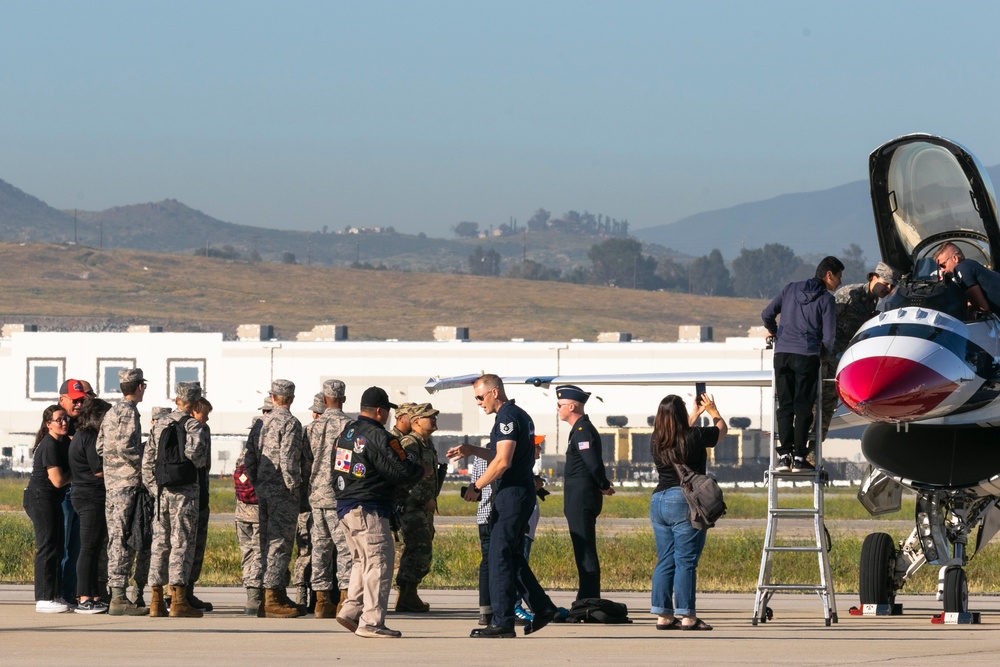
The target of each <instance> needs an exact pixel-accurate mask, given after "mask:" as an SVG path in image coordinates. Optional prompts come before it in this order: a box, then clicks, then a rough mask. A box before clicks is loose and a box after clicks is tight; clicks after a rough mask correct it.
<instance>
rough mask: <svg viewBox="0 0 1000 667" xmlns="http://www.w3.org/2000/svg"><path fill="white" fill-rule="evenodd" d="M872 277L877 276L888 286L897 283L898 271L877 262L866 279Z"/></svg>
mask: <svg viewBox="0 0 1000 667" xmlns="http://www.w3.org/2000/svg"><path fill="white" fill-rule="evenodd" d="M873 276H878V277H879V278H881V279H882V280H884V281H885V282H887V283H889V285H890V286H893V285H895V284H896V283H898V282H899V271H897V270H896V269H894V268H892V267H891V266H889V265H888V264H886V263H885V262H879V263H878V264H877V265H876V266H875V270H874V271H872V272H871V273H869V274H868V279H869V280H871V279H872V277H873Z"/></svg>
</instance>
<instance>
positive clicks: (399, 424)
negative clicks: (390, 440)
mask: <svg viewBox="0 0 1000 667" xmlns="http://www.w3.org/2000/svg"><path fill="white" fill-rule="evenodd" d="M415 407H417V404H416V403H400V404H399V407H397V408H396V409H395V412H396V423H395V425H393V426H392V427H391V428H389V429H388V430H389V435H391V436H392V437H394V438H396V440H402V439H403V436H404V435H406V434H407V433H409V432H410V430H411V429H412V426H411V424H410V415H411V412H412V411H413V408H415Z"/></svg>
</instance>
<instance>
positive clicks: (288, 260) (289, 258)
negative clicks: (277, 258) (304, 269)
mask: <svg viewBox="0 0 1000 667" xmlns="http://www.w3.org/2000/svg"><path fill="white" fill-rule="evenodd" d="M281 263H282V264H295V253H293V252H288V251H287V250H286V251H285V252H283V253H281Z"/></svg>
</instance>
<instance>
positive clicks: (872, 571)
mask: <svg viewBox="0 0 1000 667" xmlns="http://www.w3.org/2000/svg"><path fill="white" fill-rule="evenodd" d="M895 570H896V543H895V542H894V541H893V539H892V536H890V535H886V534H885V533H872V534H870V535H868V536H867V537H865V541H864V543H862V545H861V565H860V567H859V569H858V592H859V593H860V597H861V604H893V603H894V602H895V601H896V588H895V586H894V585H893V575H894V573H895Z"/></svg>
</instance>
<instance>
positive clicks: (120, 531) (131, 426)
mask: <svg viewBox="0 0 1000 667" xmlns="http://www.w3.org/2000/svg"><path fill="white" fill-rule="evenodd" d="M118 384H119V386H120V387H121V392H122V400H120V401H118V402H117V403H116V404H115V405H114V407H112V408H111V410H110V411H109V412H108V413H107V414H106V415H105V416H104V421H102V422H101V430H100V431H99V432H98V434H97V454H98V455H99V456H100V457H101V458H102V459H103V461H104V487H105V489H106V491H107V504H106V505H105V518H106V519H107V523H108V585H109V586H110V587H111V605H110V607H109V609H108V614H109V615H111V616H142V615H145V614H148V613H149V609H148V608H146V607H144V606H139V605H136V604H135V603H133V602H130V601H129V599H128V598H127V597H125V591H126V589H127V588H128V579H129V570H131V566H132V551H131V549H129V547H128V538H129V534H130V532H131V528H132V527H131V525H130V523H131V518H132V512H134V511H135V506H136V503H137V502H138V495H139V490H140V489H141V487H142V470H141V462H142V428H141V426H140V422H139V410H138V408H137V407H136V405H137V404H138V403H140V402H142V399H143V397H144V396H145V394H146V380H145V378H143V376H142V369H141V368H128V369H123V370H120V371H118Z"/></svg>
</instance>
